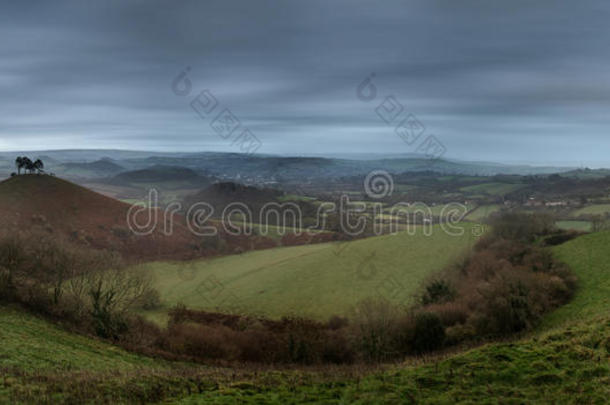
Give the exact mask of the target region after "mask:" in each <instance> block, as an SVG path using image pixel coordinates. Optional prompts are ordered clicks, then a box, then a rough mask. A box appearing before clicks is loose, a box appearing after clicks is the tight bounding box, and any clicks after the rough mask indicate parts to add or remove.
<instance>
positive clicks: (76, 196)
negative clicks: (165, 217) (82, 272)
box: [0, 175, 198, 260]
mask: <svg viewBox="0 0 610 405" xmlns="http://www.w3.org/2000/svg"><path fill="white" fill-rule="evenodd" d="M130 207H131V206H130V205H129V204H126V203H122V202H120V201H117V200H114V199H112V198H109V197H105V196H103V195H100V194H97V193H95V192H93V191H91V190H88V189H86V188H83V187H80V186H77V185H76V184H73V183H70V182H68V181H65V180H62V179H59V178H57V177H52V176H39V175H22V176H15V177H12V178H10V179H8V180H5V181H3V182H0V226H1V227H2V229H3V231H4V232H7V233H10V232H15V231H25V230H30V229H34V228H35V229H37V230H41V231H43V232H50V233H54V234H56V235H61V236H63V237H65V238H66V239H68V240H69V241H72V242H75V243H80V244H84V245H88V246H91V247H94V248H100V249H111V250H116V251H119V252H121V253H122V254H123V255H124V256H125V257H127V258H131V259H139V260H143V259H153V258H184V257H194V256H196V255H197V247H198V242H197V240H195V239H194V237H193V236H192V235H191V233H190V232H188V230H187V228H186V227H185V226H184V225H181V223H180V219H179V217H177V218H176V219H177V221H176V222H177V223H176V226H175V229H174V232H173V234H172V235H171V236H167V235H164V234H163V233H162V229H161V228H162V227H160V226H159V227H157V228H156V229H155V230H154V231H153V232H152V233H151V234H150V235H147V236H136V235H134V234H133V233H132V232H130V230H129V227H128V222H127V217H128V211H129V209H130ZM142 214H147V213H146V212H143V213H142ZM138 218H141V217H138ZM141 222H145V218H141Z"/></svg>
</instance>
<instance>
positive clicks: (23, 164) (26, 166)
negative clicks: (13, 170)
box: [15, 156, 44, 175]
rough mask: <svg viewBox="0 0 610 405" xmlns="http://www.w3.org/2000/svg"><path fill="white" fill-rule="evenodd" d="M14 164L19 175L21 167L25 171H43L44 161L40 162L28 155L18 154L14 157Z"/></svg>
mask: <svg viewBox="0 0 610 405" xmlns="http://www.w3.org/2000/svg"><path fill="white" fill-rule="evenodd" d="M15 166H16V167H17V174H18V175H20V174H21V170H22V169H23V171H24V172H25V173H30V174H32V173H34V172H36V173H38V174H40V173H44V170H43V169H44V163H43V162H42V160H40V159H36V160H35V161H32V160H31V159H30V158H29V157H27V156H18V157H17V159H15Z"/></svg>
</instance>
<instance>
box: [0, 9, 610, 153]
mask: <svg viewBox="0 0 610 405" xmlns="http://www.w3.org/2000/svg"><path fill="white" fill-rule="evenodd" d="M1 4H2V5H1V7H2V12H1V13H0V114H2V117H3V119H2V122H0V148H2V149H5V150H16V149H26V148H32V147H35V148H39V149H44V148H67V147H79V146H91V147H107V148H116V147H123V148H130V149H155V150H185V149H200V150H208V149H215V150H227V151H231V146H230V145H229V144H227V142H223V140H222V139H219V137H218V136H217V135H216V134H215V133H214V132H213V131H211V130H210V128H209V126H208V123H206V122H204V121H202V120H200V119H198V118H197V117H196V116H195V115H194V113H193V111H192V110H191V109H190V107H189V106H188V101H189V100H188V98H180V97H177V96H175V95H174V94H173V93H172V92H171V89H170V84H171V81H172V80H173V78H174V77H175V76H176V75H177V74H178V73H179V72H180V71H182V69H184V68H185V67H186V66H190V67H191V72H190V73H189V78H190V79H191V80H192V82H193V84H194V89H193V92H194V93H193V95H194V94H195V92H197V91H200V90H203V89H206V88H207V89H209V90H211V91H212V92H213V94H214V95H216V96H217V97H218V99H219V101H220V102H221V104H222V105H223V106H226V107H229V108H230V109H231V110H232V111H233V112H234V113H235V114H236V115H237V116H238V117H239V118H240V120H241V121H242V123H243V124H244V125H245V126H247V127H249V128H250V129H252V130H253V131H255V133H256V135H257V136H258V137H259V138H260V139H261V141H263V143H264V147H263V148H262V149H261V152H264V153H286V154H305V153H339V152H346V151H351V152H377V153H382V152H391V153H396V152H397V150H402V149H400V148H403V149H404V152H405V153H409V152H412V150H410V149H409V148H407V147H406V146H405V145H404V144H402V143H401V141H400V140H399V139H398V138H397V137H396V136H395V135H393V129H392V127H391V126H387V125H385V124H383V122H381V121H380V120H379V118H378V117H377V116H376V114H375V112H374V108H375V105H376V104H378V103H379V102H380V101H381V100H382V98H383V97H385V96H387V95H395V96H396V98H397V100H399V101H400V102H401V103H402V104H403V105H404V107H405V111H406V112H411V113H414V114H416V115H417V116H418V117H419V119H420V120H421V121H423V122H424V123H425V125H426V128H427V130H429V131H430V133H434V134H435V135H436V136H437V137H438V138H439V139H441V141H442V142H443V143H445V144H446V146H447V149H448V152H447V153H448V155H449V156H452V157H457V158H466V159H478V160H494V159H495V160H502V161H507V160H529V161H539V162H541V163H544V162H548V161H560V160H563V161H568V160H573V161H586V160H588V159H590V160H591V161H599V160H607V161H608V160H610V159H608V158H606V156H604V154H605V151H607V150H608V148H609V147H610V140H609V139H608V137H607V129H608V119H607V118H606V116H607V114H606V111H607V109H608V107H610V102H609V101H610V85H609V84H608V83H609V80H608V79H610V77H609V75H610V73H607V72H608V70H607V66H608V64H609V62H610V52H609V51H608V50H607V43H608V40H609V39H610V29H609V28H607V27H608V24H607V21H608V11H609V7H610V5H609V4H608V3H607V2H605V1H603V0H585V1H581V2H561V3H559V2H554V1H546V0H543V1H538V2H531V1H521V0H519V1H511V2H489V1H483V0H478V1H475V0H466V1H460V2H456V1H450V0H445V1H438V0H422V1H393V0H392V1H384V2H374V1H362V0H351V1H348V0H342V1H333V2H327V1H323V0H315V1H307V2H302V1H279V0H278V1H256V2H254V1H247V0H241V1H206V2H199V1H184V2H171V1H136V0H129V1H116V0H115V1H106V2H97V3H93V2H82V1H69V2H68V1H58V2H27V3H26V2H8V1H4V2H2V3H1ZM371 72H375V74H376V78H375V84H376V85H377V87H378V90H379V99H378V100H376V101H375V102H372V103H370V104H366V103H363V102H361V101H360V100H358V99H357V98H356V97H355V88H356V86H357V85H358V84H359V83H360V82H361V81H362V80H363V79H364V77H365V76H367V75H368V74H370V73H371ZM83 140H86V142H85V143H83ZM575 142H577V143H575ZM591 145H595V146H596V147H591ZM321 148H323V150H321ZM577 153H578V154H579V155H576V154H577Z"/></svg>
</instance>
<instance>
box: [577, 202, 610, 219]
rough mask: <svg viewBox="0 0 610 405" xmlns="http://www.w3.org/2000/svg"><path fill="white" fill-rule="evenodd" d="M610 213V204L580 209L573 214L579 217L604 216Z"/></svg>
mask: <svg viewBox="0 0 610 405" xmlns="http://www.w3.org/2000/svg"><path fill="white" fill-rule="evenodd" d="M606 213H610V204H594V205H589V206H587V207H584V208H579V209H577V210H575V211H573V212H572V216H575V217H578V216H579V215H602V214H606Z"/></svg>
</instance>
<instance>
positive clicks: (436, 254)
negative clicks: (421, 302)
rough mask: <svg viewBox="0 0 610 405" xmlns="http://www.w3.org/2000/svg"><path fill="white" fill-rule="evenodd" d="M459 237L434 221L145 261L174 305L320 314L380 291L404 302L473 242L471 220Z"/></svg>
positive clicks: (340, 311)
mask: <svg viewBox="0 0 610 405" xmlns="http://www.w3.org/2000/svg"><path fill="white" fill-rule="evenodd" d="M461 226H463V229H464V233H463V235H462V236H451V235H448V234H446V233H445V232H443V230H442V229H441V228H440V227H439V226H435V227H434V228H433V232H432V235H430V236H426V235H424V234H423V231H422V228H417V232H416V234H415V235H409V234H408V233H407V232H401V233H399V234H397V235H384V236H379V237H373V238H367V239H361V240H356V241H353V242H334V243H324V244H315V245H305V246H296V247H283V248H276V249H269V250H263V251H254V252H248V253H243V254H238V255H232V256H225V257H220V258H215V259H210V260H201V261H196V262H191V263H171V262H158V263H148V264H145V265H144V266H145V267H146V268H147V269H149V270H150V271H152V272H153V274H154V275H155V284H156V287H157V288H158V289H159V291H160V293H161V296H162V299H163V300H164V301H165V302H166V304H167V305H169V306H173V305H175V304H176V303H178V302H182V303H184V304H186V305H187V306H188V307H191V308H200V309H209V310H212V309H214V310H216V309H218V310H220V311H223V310H224V311H227V310H234V309H235V307H241V308H243V310H244V311H245V312H247V313H251V314H263V315H267V316H271V317H279V316H283V315H290V314H296V315H302V316H310V317H314V318H318V319H326V318H328V317H329V316H330V315H333V314H346V313H347V312H348V311H349V310H350V308H351V307H352V306H353V305H354V304H356V303H357V302H358V301H360V300H362V299H364V298H367V297H375V296H378V295H382V296H384V297H386V298H387V299H390V300H392V301H395V302H397V303H405V304H406V303H410V302H411V299H412V297H411V295H412V293H413V292H415V291H416V289H417V288H418V287H419V286H420V285H421V283H422V282H423V281H424V280H425V279H426V278H427V277H428V276H429V275H430V274H431V273H433V272H435V271H439V270H441V269H442V268H443V266H444V265H445V264H447V263H448V262H449V261H450V260H451V259H453V258H455V257H456V256H458V255H460V254H461V253H462V252H464V251H465V250H467V249H468V248H469V247H470V246H471V245H472V244H473V243H474V236H473V232H472V227H473V226H475V225H473V224H462V225H461Z"/></svg>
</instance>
